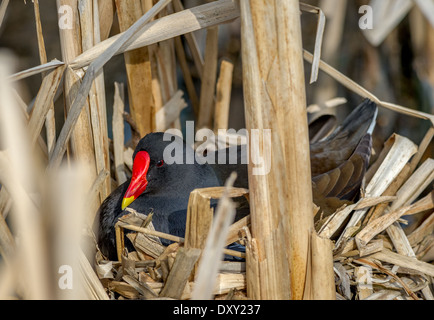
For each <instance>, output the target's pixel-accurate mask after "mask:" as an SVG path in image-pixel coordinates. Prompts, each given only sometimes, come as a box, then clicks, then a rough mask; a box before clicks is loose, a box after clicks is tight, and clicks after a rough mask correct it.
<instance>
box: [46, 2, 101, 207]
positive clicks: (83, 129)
mask: <svg viewBox="0 0 434 320" xmlns="http://www.w3.org/2000/svg"><path fill="white" fill-rule="evenodd" d="M62 6H69V8H71V9H72V15H73V18H72V22H71V24H72V28H71V29H69V28H60V27H59V35H60V45H61V51H62V58H63V61H64V62H65V63H66V64H69V63H70V62H71V61H72V60H74V58H75V57H77V56H78V55H79V54H80V53H81V52H82V42H81V40H82V33H81V24H80V22H81V21H80V14H79V7H78V1H73V0H57V9H58V10H59V9H60V8H61V7H62ZM88 32H89V30H88ZM80 80H81V79H80V77H79V76H78V74H77V73H76V72H74V71H73V70H72V69H71V68H69V67H68V68H67V69H66V70H65V75H64V83H63V85H64V87H63V94H64V103H65V114H66V115H69V113H70V112H71V108H72V105H73V102H74V100H75V99H76V96H77V94H78V88H79V87H80ZM86 98H87V95H86ZM83 104H84V107H83V108H82V109H81V112H80V113H79V115H78V118H77V122H76V124H75V126H74V128H73V130H72V133H71V151H72V153H73V154H74V158H75V159H77V160H80V161H83V162H84V163H88V164H89V166H90V168H91V170H90V172H89V173H90V174H91V179H92V180H94V179H96V177H97V168H96V158H95V149H94V141H93V133H92V127H91V119H90V106H89V101H88V100H87V99H85V100H84V101H83ZM65 147H66V146H65ZM53 152H54V151H53ZM100 203H101V202H100V199H99V195H95V200H94V203H92V207H94V208H98V206H99V204H100Z"/></svg>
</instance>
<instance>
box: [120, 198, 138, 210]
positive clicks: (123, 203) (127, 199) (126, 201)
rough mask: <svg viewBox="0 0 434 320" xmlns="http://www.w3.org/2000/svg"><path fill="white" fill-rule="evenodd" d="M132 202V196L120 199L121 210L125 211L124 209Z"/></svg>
mask: <svg viewBox="0 0 434 320" xmlns="http://www.w3.org/2000/svg"><path fill="white" fill-rule="evenodd" d="M134 200H135V198H134V196H131V197H129V198H123V199H122V210H125V208H126V207H128V206H129V205H130V204H131V203H132V202H133V201H134Z"/></svg>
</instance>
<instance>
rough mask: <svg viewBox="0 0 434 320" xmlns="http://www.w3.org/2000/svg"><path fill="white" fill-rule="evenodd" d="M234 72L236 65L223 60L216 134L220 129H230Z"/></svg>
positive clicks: (215, 113)
mask: <svg viewBox="0 0 434 320" xmlns="http://www.w3.org/2000/svg"><path fill="white" fill-rule="evenodd" d="M233 71H234V64H233V63H232V62H231V61H229V60H227V59H223V60H222V62H221V63H220V74H219V78H218V81H217V88H216V103H215V111H214V132H215V133H217V134H218V130H219V129H228V122H229V107H230V103H231V90H232V73H233Z"/></svg>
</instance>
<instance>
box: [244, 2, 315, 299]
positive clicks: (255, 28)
mask: <svg viewBox="0 0 434 320" xmlns="http://www.w3.org/2000/svg"><path fill="white" fill-rule="evenodd" d="M240 5H241V39H242V54H243V82H244V93H245V98H244V99H245V113H246V125H247V129H248V130H251V129H260V130H261V129H271V146H268V148H271V149H272V153H273V157H271V161H270V159H267V160H265V161H270V162H269V163H268V164H269V166H270V168H271V171H270V172H269V173H268V174H265V175H264V174H263V175H254V174H253V169H254V168H253V166H252V165H251V162H250V163H249V185H250V199H251V201H250V202H251V204H252V206H251V208H252V210H251V219H252V237H253V238H254V239H256V244H257V250H258V252H257V258H258V264H259V265H258V266H257V267H256V270H257V271H258V272H259V273H258V274H250V275H249V273H248V274H247V277H248V278H250V277H256V278H259V292H255V293H254V294H253V296H252V298H260V299H288V298H292V299H302V298H303V293H304V289H305V281H306V273H307V271H308V268H310V267H309V266H308V252H309V238H310V232H311V230H312V228H313V219H312V190H311V176H310V159H309V141H308V131H307V119H306V113H305V107H306V101H305V87H304V86H305V84H304V72H303V62H302V61H303V59H302V46H301V29H300V28H301V26H300V17H299V15H300V11H299V3H298V1H285V2H279V4H277V3H274V2H271V3H270V2H264V1H257V0H255V1H242V2H240ZM278 44H279V45H278ZM250 132H251V131H250ZM264 139H265V136H264ZM268 143H269V142H268ZM266 144H267V142H266V143H265V144H264V145H263V147H264V148H263V152H264V155H266V152H267V149H266V148H267V146H266ZM254 147H259V146H254V145H252V148H251V150H252V152H254V149H253V148H254ZM268 152H270V149H268ZM248 270H249V269H248ZM249 282H253V281H249V280H248V283H249Z"/></svg>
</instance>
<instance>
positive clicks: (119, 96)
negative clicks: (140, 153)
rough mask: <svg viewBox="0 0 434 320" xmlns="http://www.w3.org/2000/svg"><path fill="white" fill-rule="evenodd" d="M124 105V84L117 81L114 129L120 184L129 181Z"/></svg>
mask: <svg viewBox="0 0 434 320" xmlns="http://www.w3.org/2000/svg"><path fill="white" fill-rule="evenodd" d="M124 107H125V103H124V84H123V83H118V82H115V93H114V102H113V120H112V122H113V124H112V127H113V129H112V130H113V157H114V165H115V176H116V181H117V183H118V186H120V185H121V184H122V183H124V182H125V181H127V176H126V174H125V170H124V143H125V137H124V118H123V113H124Z"/></svg>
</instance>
